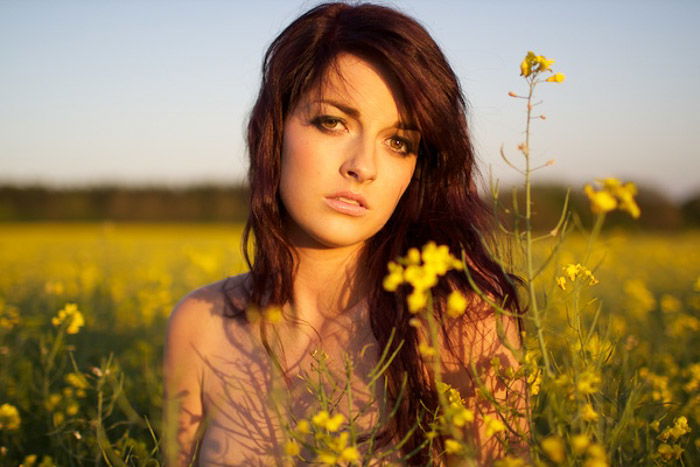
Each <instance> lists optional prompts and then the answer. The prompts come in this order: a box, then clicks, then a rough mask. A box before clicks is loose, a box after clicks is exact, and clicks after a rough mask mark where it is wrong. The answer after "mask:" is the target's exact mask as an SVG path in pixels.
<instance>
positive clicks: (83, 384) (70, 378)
mask: <svg viewBox="0 0 700 467" xmlns="http://www.w3.org/2000/svg"><path fill="white" fill-rule="evenodd" d="M64 380H65V381H66V383H68V384H70V385H71V386H73V387H74V388H77V389H88V388H89V387H90V384H89V383H88V382H87V379H85V376H83V374H81V373H68V374H67V375H66V376H65V377H64Z"/></svg>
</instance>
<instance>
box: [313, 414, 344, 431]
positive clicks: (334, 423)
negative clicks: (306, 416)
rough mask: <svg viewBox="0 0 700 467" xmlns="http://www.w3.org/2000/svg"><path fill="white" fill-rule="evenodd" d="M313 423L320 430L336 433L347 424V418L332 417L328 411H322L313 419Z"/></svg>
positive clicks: (340, 415) (338, 415)
mask: <svg viewBox="0 0 700 467" xmlns="http://www.w3.org/2000/svg"><path fill="white" fill-rule="evenodd" d="M311 422H312V423H313V424H314V425H316V426H318V427H320V428H325V429H326V430H328V431H330V432H334V431H338V430H339V429H340V426H341V425H342V424H343V422H345V417H344V416H343V415H342V414H336V415H334V416H332V417H331V416H330V415H329V414H328V412H327V411H325V410H321V411H320V412H319V413H317V414H316V415H314V416H313V417H312V418H311Z"/></svg>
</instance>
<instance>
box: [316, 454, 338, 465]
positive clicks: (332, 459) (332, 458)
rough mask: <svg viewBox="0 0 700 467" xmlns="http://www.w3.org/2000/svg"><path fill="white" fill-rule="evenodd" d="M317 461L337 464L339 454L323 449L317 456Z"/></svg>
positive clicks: (325, 463)
mask: <svg viewBox="0 0 700 467" xmlns="http://www.w3.org/2000/svg"><path fill="white" fill-rule="evenodd" d="M316 462H320V463H321V464H324V465H335V464H337V463H338V456H337V455H336V454H335V453H332V452H327V451H321V452H319V453H318V455H317V456H316Z"/></svg>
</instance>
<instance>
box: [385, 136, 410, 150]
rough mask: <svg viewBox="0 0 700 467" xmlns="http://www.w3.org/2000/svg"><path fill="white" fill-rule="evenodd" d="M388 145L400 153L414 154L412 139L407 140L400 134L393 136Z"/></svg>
mask: <svg viewBox="0 0 700 467" xmlns="http://www.w3.org/2000/svg"><path fill="white" fill-rule="evenodd" d="M387 145H388V146H389V148H391V150H393V151H396V152H398V153H399V154H405V155H408V154H412V153H413V145H412V144H411V142H410V141H407V140H405V139H404V138H401V137H399V136H392V137H391V138H389V139H388V140H387Z"/></svg>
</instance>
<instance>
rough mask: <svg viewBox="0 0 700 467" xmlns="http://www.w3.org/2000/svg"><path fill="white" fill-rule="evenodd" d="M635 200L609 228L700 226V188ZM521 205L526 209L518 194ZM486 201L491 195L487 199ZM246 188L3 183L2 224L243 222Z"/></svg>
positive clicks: (542, 207)
mask: <svg viewBox="0 0 700 467" xmlns="http://www.w3.org/2000/svg"><path fill="white" fill-rule="evenodd" d="M638 189H639V194H638V195H637V202H638V204H639V207H640V208H641V211H642V214H643V215H642V216H641V218H640V219H637V220H634V219H632V218H631V217H630V216H627V215H624V213H621V212H613V213H611V214H610V216H609V217H608V219H607V221H606V227H607V228H613V227H618V228H619V227H623V228H626V229H630V230H653V231H674V230H682V229H686V228H698V227H700V190H698V191H697V192H696V193H695V194H694V195H691V196H689V197H687V198H685V199H683V200H680V201H674V200H672V199H670V198H668V197H667V196H665V195H664V194H662V193H661V192H660V191H658V190H656V189H654V188H651V187H644V186H638ZM566 191H567V188H566V186H564V185H555V184H540V185H538V186H536V187H535V188H534V191H533V195H534V199H533V201H534V205H535V207H536V208H535V213H534V218H533V220H534V227H535V229H536V230H540V231H541V230H549V229H551V228H552V227H553V226H554V225H556V222H557V220H558V219H559V216H560V213H561V208H562V205H563V202H564V199H565V197H566ZM516 197H517V201H518V204H519V206H523V205H524V197H523V196H522V192H521V191H516ZM486 198H487V199H488V198H489V196H488V195H487V196H486ZM247 199H248V188H247V186H245V185H243V184H239V185H228V186H223V185H211V184H210V185H197V186H189V187H179V188H178V187H169V188H166V187H158V186H150V187H149V186H142V187H128V186H119V185H112V186H93V187H81V188H51V187H47V186H40V185H35V186H27V185H25V186H19V185H9V184H7V185H0V222H31V221H81V222H85V221H135V222H242V221H244V220H245V219H246V216H247V203H248V201H247ZM512 201H513V187H504V188H501V190H500V196H499V203H501V204H502V205H505V206H506V207H510V206H512ZM570 204H571V207H572V209H573V211H574V212H575V213H578V216H580V217H579V220H580V221H581V222H582V223H583V224H584V225H590V224H591V219H590V216H591V213H590V209H588V200H587V199H586V197H585V195H584V194H583V190H582V189H580V187H579V188H574V189H573V190H572V191H571V195H570Z"/></svg>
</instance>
